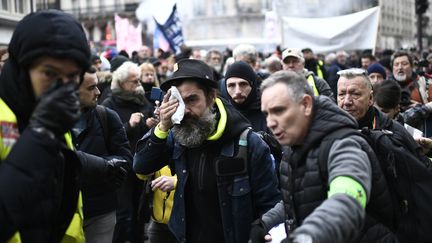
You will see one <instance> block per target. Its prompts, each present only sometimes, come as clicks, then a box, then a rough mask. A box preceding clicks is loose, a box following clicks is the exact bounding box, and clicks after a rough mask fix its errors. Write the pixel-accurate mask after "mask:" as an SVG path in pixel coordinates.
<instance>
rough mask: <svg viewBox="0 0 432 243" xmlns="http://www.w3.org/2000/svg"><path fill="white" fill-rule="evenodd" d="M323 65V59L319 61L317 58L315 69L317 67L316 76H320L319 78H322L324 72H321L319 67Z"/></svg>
mask: <svg viewBox="0 0 432 243" xmlns="http://www.w3.org/2000/svg"><path fill="white" fill-rule="evenodd" d="M323 66H324V63H323V61H321V60H318V64H317V67H316V69H317V74H316V75H317V76H318V77H320V78H324V73H323V71H322V70H321V68H322V67H323Z"/></svg>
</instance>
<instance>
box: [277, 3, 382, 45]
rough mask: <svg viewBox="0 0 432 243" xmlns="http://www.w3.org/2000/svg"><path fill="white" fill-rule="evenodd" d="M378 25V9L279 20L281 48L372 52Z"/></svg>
mask: <svg viewBox="0 0 432 243" xmlns="http://www.w3.org/2000/svg"><path fill="white" fill-rule="evenodd" d="M378 22H379V7H374V8H370V9H367V10H364V11H361V12H357V13H353V14H348V15H343V16H337V17H329V18H292V17H282V31H283V34H282V46H283V48H299V49H301V48H305V47H309V48H311V49H312V50H313V51H314V52H330V51H338V50H356V49H374V48H375V43H376V38H377V32H378Z"/></svg>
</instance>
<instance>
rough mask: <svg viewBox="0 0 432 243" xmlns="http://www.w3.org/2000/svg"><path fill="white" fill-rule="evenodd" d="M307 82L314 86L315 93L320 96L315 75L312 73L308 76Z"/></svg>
mask: <svg viewBox="0 0 432 243" xmlns="http://www.w3.org/2000/svg"><path fill="white" fill-rule="evenodd" d="M307 82H308V84H309V85H310V86H311V87H312V89H313V91H314V95H315V96H318V95H319V93H318V89H317V87H316V85H315V80H314V77H313V75H312V74H311V75H309V76H308V78H307Z"/></svg>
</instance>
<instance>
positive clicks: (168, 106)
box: [159, 90, 179, 132]
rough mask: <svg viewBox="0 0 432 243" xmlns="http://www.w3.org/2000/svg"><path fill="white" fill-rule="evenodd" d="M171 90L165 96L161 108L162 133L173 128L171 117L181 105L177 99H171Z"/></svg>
mask: <svg viewBox="0 0 432 243" xmlns="http://www.w3.org/2000/svg"><path fill="white" fill-rule="evenodd" d="M170 96H171V90H168V92H167V93H166V94H165V96H164V98H163V101H162V104H161V106H160V107H159V111H160V114H159V118H160V122H159V129H160V130H161V131H164V132H167V131H168V130H169V129H170V128H171V127H172V126H173V123H172V121H171V117H172V116H173V115H174V113H175V112H176V110H177V107H178V105H179V102H178V100H177V99H171V100H170Z"/></svg>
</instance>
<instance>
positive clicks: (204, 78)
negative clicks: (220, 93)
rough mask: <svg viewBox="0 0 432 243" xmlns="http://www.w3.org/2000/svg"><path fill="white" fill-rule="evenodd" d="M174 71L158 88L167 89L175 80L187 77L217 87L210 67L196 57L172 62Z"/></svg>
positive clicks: (207, 85)
mask: <svg viewBox="0 0 432 243" xmlns="http://www.w3.org/2000/svg"><path fill="white" fill-rule="evenodd" d="M173 71H174V73H173V75H172V76H171V78H169V79H168V80H166V81H165V82H163V83H162V84H161V86H160V88H161V89H162V90H163V91H165V92H166V91H168V90H169V89H170V88H171V86H172V85H173V84H174V83H176V82H177V81H181V80H185V79H189V80H194V81H197V82H199V83H202V84H203V85H205V86H206V87H210V88H215V89H217V88H218V85H217V82H216V81H215V80H214V77H213V71H212V69H211V68H210V67H209V66H208V65H207V64H205V63H204V62H203V61H200V60H196V59H183V60H181V61H179V62H178V63H176V64H174V70H173Z"/></svg>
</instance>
